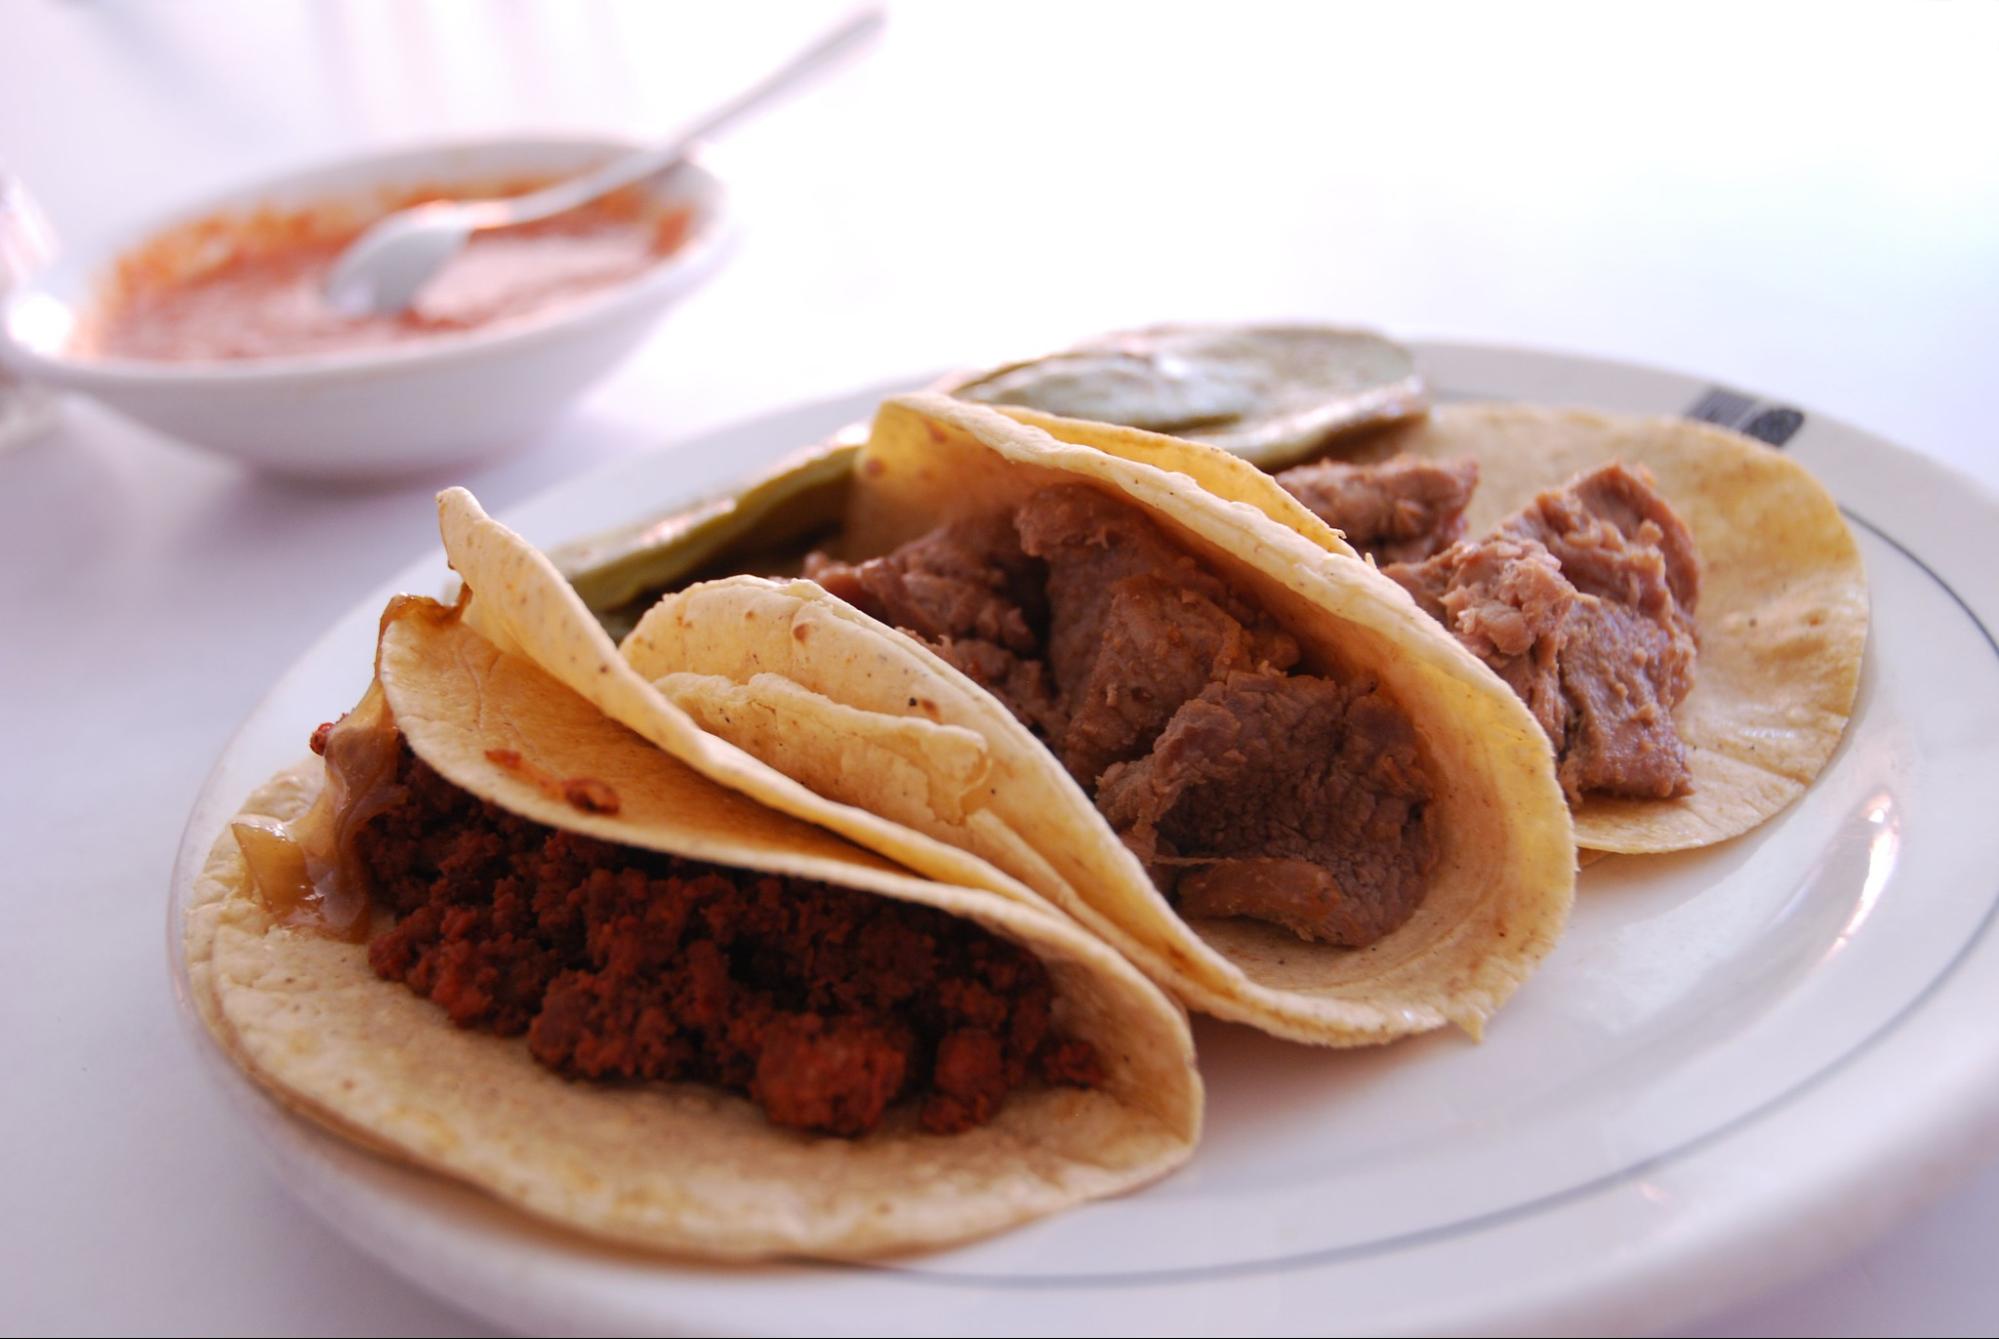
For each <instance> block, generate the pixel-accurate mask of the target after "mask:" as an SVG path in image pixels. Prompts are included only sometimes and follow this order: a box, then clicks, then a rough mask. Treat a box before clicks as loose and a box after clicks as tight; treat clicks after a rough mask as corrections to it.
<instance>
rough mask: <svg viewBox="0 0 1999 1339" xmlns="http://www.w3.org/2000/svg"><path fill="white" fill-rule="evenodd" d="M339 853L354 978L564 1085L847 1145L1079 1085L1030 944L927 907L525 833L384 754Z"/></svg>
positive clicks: (1081, 1052) (1083, 1048) (405, 753)
mask: <svg viewBox="0 0 1999 1339" xmlns="http://www.w3.org/2000/svg"><path fill="white" fill-rule="evenodd" d="M397 780H398V782H399V783H400V785H401V787H402V794H401V797H400V798H399V799H398V800H396V802H395V803H393V804H391V805H390V806H389V807H388V808H386V809H384V810H383V811H382V812H380V813H378V814H376V815H375V816H374V817H372V818H370V819H369V820H368V821H367V822H365V823H363V824H362V825H361V826H360V828H359V831H358V833H357V836H356V848H357V849H356V855H357V859H358V860H359V863H360V866H361V868H362V870H363V871H364V874H365V877H366V879H367V881H368V883H369V885H370V886H371V888H372V889H373V891H374V894H375V896H376V898H377V899H378V900H379V901H380V902H382V903H383V904H385V905H386V907H387V908H388V909H389V910H391V911H393V912H394V913H395V917H396V922H395V925H394V927H393V928H391V929H389V930H387V931H385V932H383V933H381V934H379V935H377V936H376V938H375V939H374V940H373V941H372V942H371V943H370V944H369V946H368V959H369V963H370V965H371V966H372V967H373V968H374V970H375V972H376V973H377V974H378V975H380V976H383V977H385V978H387V979H389V980H392V981H401V982H403V983H405V984H406V985H408V986H409V987H410V989H412V990H414V991H415V992H416V993H417V994H419V995H423V996H426V997H428V998H429V999H430V1000H432V1001H433V1002H434V1003H436V1004H437V1005H438V1006H439V1007H441V1008H442V1009H443V1010H444V1011H445V1012H446V1013H447V1014H448V1015H449V1016H450V1017H451V1020H452V1021H453V1022H455V1023H457V1024H458V1025H459V1026H460V1027H476V1028H481V1029H484V1030H487V1031H491V1032H496V1033H498V1034H500V1035H501V1036H517V1035H520V1034H522V1033H526V1035H527V1047H528V1051H529V1053H530V1054H531V1055H532V1056H533V1057H534V1058H535V1059H536V1060H538V1061H540V1062H541V1063H542V1064H544V1065H547V1066H549V1067H550V1068H552V1069H554V1070H556V1071H558V1072H560V1073H562V1074H565V1075H568V1076H569V1077H571V1078H575V1079H586V1080H587V1079H603V1080H646V1079H672V1080H697V1081H703V1082H708V1083H713V1084H717V1085H719V1086H721V1087H723V1088H727V1089H730V1090H732V1091H735V1092H740V1093H744V1094H747V1095H748V1096H749V1098H750V1099H751V1100H752V1101H754V1102H755V1103H757V1105H758V1106H760V1107H762V1108H763V1110H764V1112H765V1114H766V1115H767V1116H768V1117H769V1118H770V1119H771V1120H772V1121H774V1122H775V1123H777V1124H780V1125H787V1126H793V1127H796V1128H799V1129H806V1130H816V1131H821V1132H824V1133H828V1134H836V1135H849V1136H851V1135H860V1134H865V1133H866V1132H867V1131H869V1130H871V1129H873V1128H874V1127H875V1126H876V1125H878V1124H879V1123H880V1122H881V1120H882V1119H883V1117H884V1115H885V1113H886V1112H887V1110H888V1108H889V1107H890V1105H891V1104H893V1103H895V1102H897V1101H901V1100H907V1101H910V1102H913V1103H915V1104H916V1105H917V1114H918V1119H919V1120H920V1121H921V1123H922V1124H923V1126H924V1128H926V1129H929V1130H932V1131H934V1132H937V1133H940V1134H941V1133H951V1132H954V1131H958V1130H964V1129H968V1128H970V1127H971V1126H973V1125H976V1124H979V1123H981V1122H983V1121H986V1120H989V1119H991V1118H992V1116H993V1114H994V1113H995V1112H996V1111H997V1110H998V1109H999V1108H1000V1106H1001V1105H1002V1104H1003V1103H1004V1101H1005V1100H1006V1097H1007V1094H1008V1093H1009V1092H1010V1091H1012V1090H1013V1089H1014V1088H1017V1087H1020V1086H1022V1085H1024V1084H1031V1083H1063V1084H1073V1085H1079V1086H1085V1087H1089V1086H1095V1085H1097V1084H1099V1083H1101V1082H1102V1070H1101V1067H1100V1065H1099V1063H1098V1060H1097V1056H1096V1052H1095V1050H1094V1048H1092V1047H1091V1046H1090V1045H1089V1044H1088V1043H1087V1042H1081V1041H1077V1040H1075V1039H1073V1038H1069V1037H1066V1036H1063V1035H1062V1034H1061V1033H1060V1032H1059V1031H1057V1030H1056V1028H1055V1026H1054V1023H1053V1020H1052V1018H1051V1015H1050V1011H1051V1009H1052V1007H1053V1002H1054V991H1053V987H1052V985H1051V984H1050V982H1049V979H1048V973H1047V969H1046V968H1044V967H1043V966H1042V965H1041V963H1040V961H1039V960H1038V959H1036V958H1035V957H1034V956H1033V955H1031V954H1029V953H1027V952H1025V951H1024V950H1022V949H1020V948H1018V947H1016V946H1015V945H1013V944H1011V943H1009V942H1007V941H1005V940H1003V939H1000V938H998V937H996V936H994V935H991V934H989V933H987V932H986V931H984V930H981V929H980V928H978V927H977V926H975V925H972V924H970V923H969V922H967V921H964V920H960V919H958V918H956V917H952V916H948V915H946V914H945V913H943V912H941V911H937V910H935V909H933V908H929V907H919V906H912V905H910V904H908V903H904V902H897V901H894V900H893V899H890V898H884V897H878V896H873V895H870V894H866V893H860V892H855V891H852V890H850V889H844V888H837V887H833V886H831V885H828V884H823V883H816V882H813V881H811V880H807V879H792V878H781V877H778V876H774V875H765V874H757V873H754V872H751V871H747V870H741V869H731V868H728V867H725V866H720V865H711V864H705V863H701V862H697V861H689V860H680V859H676V858H674V857H671V856H666V855H661V854H659V853H657V852H653V851H643V850H637V849H634V848H631V847H624V846H615V845H612V844H610V843H608V842H601V841H595V840H592V839H590V838H587V837H580V836H577V835H575V834H573V833H568V832H562V831H559V830H556V829H553V828H548V827H544V826H542V825H540V824H537V823H530V822H528V821H527V820H526V819H522V818H518V817H516V816H514V815H513V814H510V813H508V812H507V811H506V810H504V809H500V808H498V807H497V806H494V805H491V804H487V803H485V802H484V801H482V800H479V799H478V798H476V797H475V796H472V795H470V794H468V793H467V792H465V791H462V790H460V789H458V788H457V787H456V786H453V785H452V784H451V783H450V782H448V781H446V780H444V779H443V778H442V777H441V776H439V775H438V774H437V773H436V772H434V771H432V770H431V769H430V768H429V767H427V766H425V765H424V764H423V763H422V762H421V761H419V760H418V759H417V758H416V757H415V755H414V754H412V753H411V752H410V751H409V749H408V747H407V745H404V746H402V748H401V756H400V758H399V760H398V762H397Z"/></svg>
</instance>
